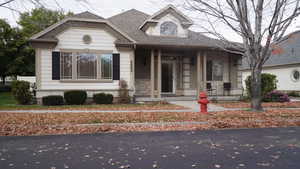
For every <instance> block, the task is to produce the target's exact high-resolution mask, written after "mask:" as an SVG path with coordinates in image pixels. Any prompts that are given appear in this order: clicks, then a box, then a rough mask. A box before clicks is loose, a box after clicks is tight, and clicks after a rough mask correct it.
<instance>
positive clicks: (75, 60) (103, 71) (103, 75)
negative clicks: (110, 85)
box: [60, 52, 112, 80]
mask: <svg viewBox="0 0 300 169" xmlns="http://www.w3.org/2000/svg"><path fill="white" fill-rule="evenodd" d="M60 60H61V62H60V63H61V65H60V67H61V72H60V73H61V79H62V80H97V79H98V80H101V79H107V80H110V79H112V54H110V53H91V52H62V53H61V59H60Z"/></svg>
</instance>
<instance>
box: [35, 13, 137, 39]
mask: <svg viewBox="0 0 300 169" xmlns="http://www.w3.org/2000/svg"><path fill="white" fill-rule="evenodd" d="M70 22H81V23H82V22H84V23H93V24H103V25H106V27H108V28H111V30H112V31H113V32H116V33H118V34H119V35H121V36H122V37H124V38H125V39H126V40H128V41H130V42H132V43H136V42H135V40H133V39H132V38H131V37H129V36H128V35H127V34H125V33H124V32H122V31H121V30H119V29H118V28H116V27H115V26H114V25H113V24H111V23H110V22H109V21H107V20H105V19H86V18H76V17H68V18H65V19H63V20H61V21H60V22H58V23H56V24H53V25H51V26H50V27H48V28H46V29H45V30H43V31H41V32H39V33H37V34H35V35H33V36H32V37H31V38H30V41H35V40H37V39H42V38H43V37H47V34H50V33H51V32H52V31H54V30H55V29H56V28H58V27H60V26H63V25H67V24H68V23H70ZM68 26H70V25H67V27H68ZM58 32H60V31H58Z"/></svg>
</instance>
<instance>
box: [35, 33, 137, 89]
mask: <svg viewBox="0 0 300 169" xmlns="http://www.w3.org/2000/svg"><path fill="white" fill-rule="evenodd" d="M85 34H88V35H90V36H91V37H92V43H91V44H89V45H86V44H84V43H83V42H82V37H83V36H84V35H85ZM57 38H58V39H59V43H58V45H57V47H56V48H55V49H53V50H56V51H60V50H62V49H73V50H110V51H113V52H114V53H120V78H121V79H124V80H126V81H127V83H128V84H131V76H132V73H131V72H130V59H131V58H132V55H133V51H132V50H118V49H116V48H115V45H114V41H115V40H116V39H115V38H114V37H113V36H112V35H111V34H109V33H108V32H106V31H105V30H101V29H90V28H70V29H68V30H66V31H64V32H63V33H61V34H60V35H58V36H57ZM51 58H52V49H41V61H40V64H41V73H40V76H41V77H40V79H41V84H40V90H116V89H118V88H119V81H113V82H106V83H101V82H72V83H71V82H68V83H66V82H61V81H60V80H52V59H51ZM130 87H131V86H130Z"/></svg>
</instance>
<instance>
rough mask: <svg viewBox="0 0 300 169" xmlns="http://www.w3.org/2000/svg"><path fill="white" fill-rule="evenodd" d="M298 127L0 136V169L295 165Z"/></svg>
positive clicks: (292, 168) (280, 168)
mask: <svg viewBox="0 0 300 169" xmlns="http://www.w3.org/2000/svg"><path fill="white" fill-rule="evenodd" d="M299 155H300V128H272V129H240V130H220V131H196V132H193V131H189V132H155V133H123V134H117V133H116V134H94V135H66V136H36V137H0V168H1V169H11V168H20V169H26V168H28V169H34V168H37V169H64V168H70V169H71V168H72V169H118V168H132V169H153V168H161V169H162V168H164V169H192V168H203V169H209V168H212V169H216V168H224V169H246V168H248V169H254V168H255V169H264V168H273V169H298V168H300V163H299Z"/></svg>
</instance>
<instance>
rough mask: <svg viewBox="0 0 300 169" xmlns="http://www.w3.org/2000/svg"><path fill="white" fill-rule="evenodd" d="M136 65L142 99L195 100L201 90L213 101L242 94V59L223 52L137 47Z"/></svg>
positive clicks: (136, 93) (137, 90) (136, 89)
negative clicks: (213, 99) (211, 97)
mask: <svg viewBox="0 0 300 169" xmlns="http://www.w3.org/2000/svg"><path fill="white" fill-rule="evenodd" d="M134 62H135V63H134V65H135V66H134V69H135V78H134V81H135V96H136V98H138V99H139V100H164V99H166V98H176V97H177V98H181V99H183V100H184V99H190V100H193V99H196V98H197V96H198V94H199V92H200V91H206V92H207V93H208V95H210V96H213V98H218V97H219V98H222V97H220V96H231V97H227V98H234V99H235V98H236V97H233V96H241V94H242V76H241V71H240V64H241V57H240V56H237V55H234V54H230V53H227V52H224V51H216V50H215V51H212V50H207V49H203V50H195V49H182V50H178V49H160V48H157V49H149V48H148V49H147V48H138V49H137V50H136V51H135V61H134ZM141 98H144V99H141ZM146 98H148V99H146ZM223 98H225V97H223ZM225 100H226V99H225Z"/></svg>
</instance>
